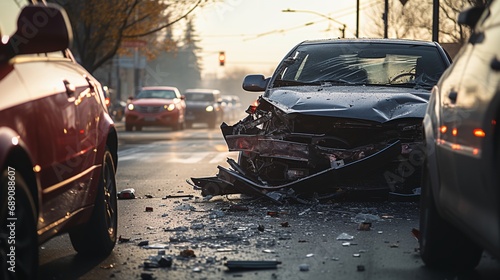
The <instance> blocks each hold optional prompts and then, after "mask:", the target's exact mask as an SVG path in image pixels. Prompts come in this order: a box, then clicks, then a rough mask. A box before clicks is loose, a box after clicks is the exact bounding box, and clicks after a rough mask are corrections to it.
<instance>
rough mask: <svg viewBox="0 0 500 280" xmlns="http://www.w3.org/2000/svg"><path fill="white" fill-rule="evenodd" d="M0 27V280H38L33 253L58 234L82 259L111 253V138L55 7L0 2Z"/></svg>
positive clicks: (94, 87)
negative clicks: (71, 50) (82, 256)
mask: <svg viewBox="0 0 500 280" xmlns="http://www.w3.org/2000/svg"><path fill="white" fill-rule="evenodd" d="M26 4H27V2H26ZM41 19H43V23H42V21H40V20H41ZM34 27H36V28H35V29H36V32H30V31H28V30H33V29H32V28H34ZM16 28H17V30H16ZM0 29H1V30H0V34H1V35H2V43H0V73H1V74H0V223H1V224H2V226H1V227H0V262H1V265H0V267H1V268H2V269H1V271H0V279H36V277H37V270H38V269H37V268H38V248H39V245H40V244H42V243H44V242H46V241H48V240H49V239H51V238H53V237H55V236H56V235H59V234H62V233H67V232H69V236H70V239H71V243H72V245H73V247H74V248H75V250H76V251H78V252H79V253H80V254H82V255H86V254H87V255H92V256H106V255H108V254H110V253H111V251H112V250H113V248H114V246H115V243H116V239H117V232H116V230H117V198H116V196H117V193H116V180H115V172H116V167H117V162H118V157H117V145H118V144H117V133H116V130H115V127H114V124H113V121H112V120H111V118H110V116H109V115H108V114H107V112H106V107H105V98H104V93H103V91H102V87H101V84H100V83H99V82H98V81H97V80H96V79H94V77H93V76H92V75H90V73H89V72H87V71H86V70H85V69H84V68H83V67H82V66H80V65H79V64H78V63H77V62H76V61H75V60H74V58H73V56H72V55H71V52H70V51H69V50H68V49H67V48H68V46H69V45H70V40H71V38H72V37H71V25H70V24H69V20H68V18H67V15H66V13H65V12H64V10H63V9H62V8H60V7H59V6H57V5H55V4H36V5H33V4H32V5H27V6H24V5H21V4H20V1H15V0H5V1H2V9H0ZM14 270H15V273H14V272H12V271H14Z"/></svg>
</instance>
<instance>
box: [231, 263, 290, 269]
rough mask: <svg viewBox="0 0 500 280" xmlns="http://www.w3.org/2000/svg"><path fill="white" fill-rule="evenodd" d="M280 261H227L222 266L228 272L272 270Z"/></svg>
mask: <svg viewBox="0 0 500 280" xmlns="http://www.w3.org/2000/svg"><path fill="white" fill-rule="evenodd" d="M278 264H281V262H280V261H227V262H226V263H225V264H224V265H225V266H227V268H228V269H229V270H252V269H273V268H277V265H278Z"/></svg>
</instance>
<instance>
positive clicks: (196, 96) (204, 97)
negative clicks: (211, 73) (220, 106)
mask: <svg viewBox="0 0 500 280" xmlns="http://www.w3.org/2000/svg"><path fill="white" fill-rule="evenodd" d="M184 96H185V97H186V100H187V101H212V102H213V101H214V95H213V94H211V93H199V92H186V93H184Z"/></svg>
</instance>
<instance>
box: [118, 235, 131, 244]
mask: <svg viewBox="0 0 500 280" xmlns="http://www.w3.org/2000/svg"><path fill="white" fill-rule="evenodd" d="M129 241H130V237H122V236H121V235H120V236H119V237H118V243H125V242H129Z"/></svg>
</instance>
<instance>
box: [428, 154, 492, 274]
mask: <svg viewBox="0 0 500 280" xmlns="http://www.w3.org/2000/svg"><path fill="white" fill-rule="evenodd" d="M427 168H428V167H427V163H425V164H424V165H423V168H422V169H423V176H422V180H423V184H422V197H421V200H420V202H421V205H420V240H419V243H420V256H421V258H422V260H423V261H424V263H425V264H426V265H427V266H428V267H430V268H435V269H454V270H456V269H457V268H458V269H459V270H471V269H474V268H475V267H476V266H477V265H478V264H479V261H480V260H481V256H482V252H483V250H482V248H480V247H479V246H478V245H476V244H475V243H474V242H473V241H472V240H471V239H470V238H469V237H467V236H466V235H465V234H464V233H462V232H461V231H460V230H458V229H457V228H455V227H454V226H453V225H451V224H450V223H449V222H448V221H446V220H444V219H443V218H442V217H441V216H440V215H439V212H438V211H437V208H436V204H435V200H434V197H433V192H432V189H431V185H430V178H429V172H428V169H427Z"/></svg>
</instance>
